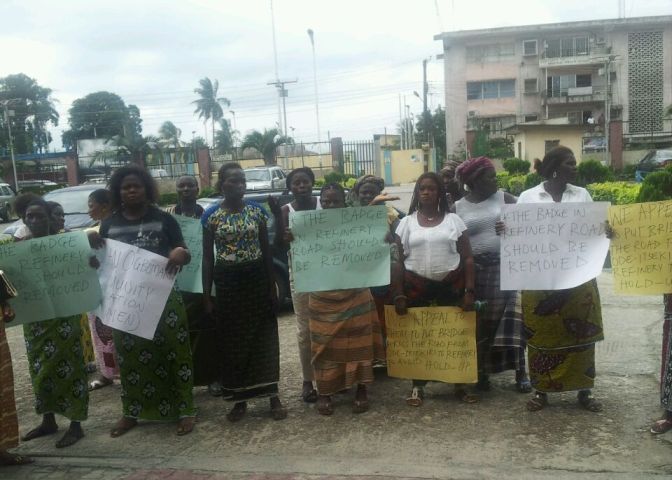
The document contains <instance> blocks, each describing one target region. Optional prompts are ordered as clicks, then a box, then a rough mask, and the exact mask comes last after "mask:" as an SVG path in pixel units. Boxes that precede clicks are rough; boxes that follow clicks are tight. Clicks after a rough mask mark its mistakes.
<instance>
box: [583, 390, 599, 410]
mask: <svg viewBox="0 0 672 480" xmlns="http://www.w3.org/2000/svg"><path fill="white" fill-rule="evenodd" d="M578 401H579V405H581V407H582V408H584V409H585V410H588V411H589V412H594V413H597V412H601V411H602V404H601V403H600V402H598V401H597V400H596V399H595V397H593V395H592V394H590V393H588V394H581V393H579V395H578Z"/></svg>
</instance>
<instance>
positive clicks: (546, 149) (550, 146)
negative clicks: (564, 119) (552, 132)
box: [544, 140, 560, 153]
mask: <svg viewBox="0 0 672 480" xmlns="http://www.w3.org/2000/svg"><path fill="white" fill-rule="evenodd" d="M558 145H560V140H546V141H545V142H544V153H548V152H549V151H550V150H552V149H554V148H555V147H557V146H558Z"/></svg>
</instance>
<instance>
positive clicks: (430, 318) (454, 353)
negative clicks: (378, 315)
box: [385, 305, 478, 383]
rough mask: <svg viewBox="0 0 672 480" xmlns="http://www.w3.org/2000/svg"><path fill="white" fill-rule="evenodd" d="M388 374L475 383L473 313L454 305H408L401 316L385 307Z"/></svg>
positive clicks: (390, 308) (474, 313)
mask: <svg viewBox="0 0 672 480" xmlns="http://www.w3.org/2000/svg"><path fill="white" fill-rule="evenodd" d="M385 325H386V329H387V373H388V375H390V376H391V377H397V378H410V379H416V380H438V381H441V382H446V383H474V382H476V381H477V379H478V372H477V368H476V312H463V311H462V309H460V308H457V307H422V308H409V309H408V314H406V315H403V316H400V315H397V313H396V312H395V310H394V307H393V306H390V305H386V306H385Z"/></svg>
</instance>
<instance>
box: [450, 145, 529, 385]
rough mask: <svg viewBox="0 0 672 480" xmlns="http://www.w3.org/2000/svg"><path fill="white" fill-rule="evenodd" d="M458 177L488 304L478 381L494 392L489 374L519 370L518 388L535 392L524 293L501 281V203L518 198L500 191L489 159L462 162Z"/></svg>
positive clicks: (479, 287) (480, 331) (481, 296)
mask: <svg viewBox="0 0 672 480" xmlns="http://www.w3.org/2000/svg"><path fill="white" fill-rule="evenodd" d="M456 175H457V179H458V180H459V181H460V183H461V184H463V185H465V186H466V190H467V192H466V194H465V196H464V198H461V199H460V200H458V201H457V202H455V212H456V213H457V215H458V216H459V217H460V218H461V219H462V220H463V221H464V223H465V225H466V226H467V235H468V237H469V243H470V244H471V250H472V253H473V255H474V267H475V271H476V272H475V273H476V284H475V289H476V298H477V299H478V300H481V301H484V302H485V306H484V307H483V308H481V309H480V311H479V312H478V314H477V316H478V323H477V328H476V336H477V347H478V384H477V385H476V388H478V389H479V390H482V391H488V390H490V380H489V378H488V377H489V375H490V374H492V373H499V372H503V371H505V370H515V372H516V389H517V390H518V391H519V392H521V393H529V392H530V391H531V390H532V386H531V385H530V381H529V379H528V378H527V374H526V372H525V339H524V335H523V318H522V308H521V303H520V292H516V291H502V290H500V282H499V263H500V259H499V244H500V241H499V236H498V234H497V231H496V224H497V222H498V221H499V220H500V218H501V212H502V205H504V204H506V203H516V197H514V196H513V195H510V194H509V193H506V192H502V191H499V190H498V189H497V177H496V175H495V167H494V165H493V164H492V162H491V161H490V159H489V158H487V157H478V158H471V159H469V160H467V161H466V162H464V163H462V164H460V166H459V167H458V168H457V171H456Z"/></svg>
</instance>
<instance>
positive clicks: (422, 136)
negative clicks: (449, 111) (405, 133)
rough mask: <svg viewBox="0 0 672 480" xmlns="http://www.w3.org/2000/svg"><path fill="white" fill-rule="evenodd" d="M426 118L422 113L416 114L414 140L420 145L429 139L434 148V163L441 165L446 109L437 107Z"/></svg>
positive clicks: (444, 157) (444, 153) (443, 152)
mask: <svg viewBox="0 0 672 480" xmlns="http://www.w3.org/2000/svg"><path fill="white" fill-rule="evenodd" d="M427 120H428V121H426V120H425V116H424V115H418V118H417V120H416V122H415V129H416V133H415V141H416V144H417V145H422V144H423V143H425V142H427V141H428V139H429V143H430V144H432V145H433V146H434V148H435V149H436V163H437V164H438V165H441V164H443V162H444V160H445V159H446V111H445V110H444V109H442V108H441V107H438V108H437V109H436V110H435V111H434V113H431V114H429V116H428V119H427ZM426 124H427V125H426ZM462 158H464V156H463V157H462Z"/></svg>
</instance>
